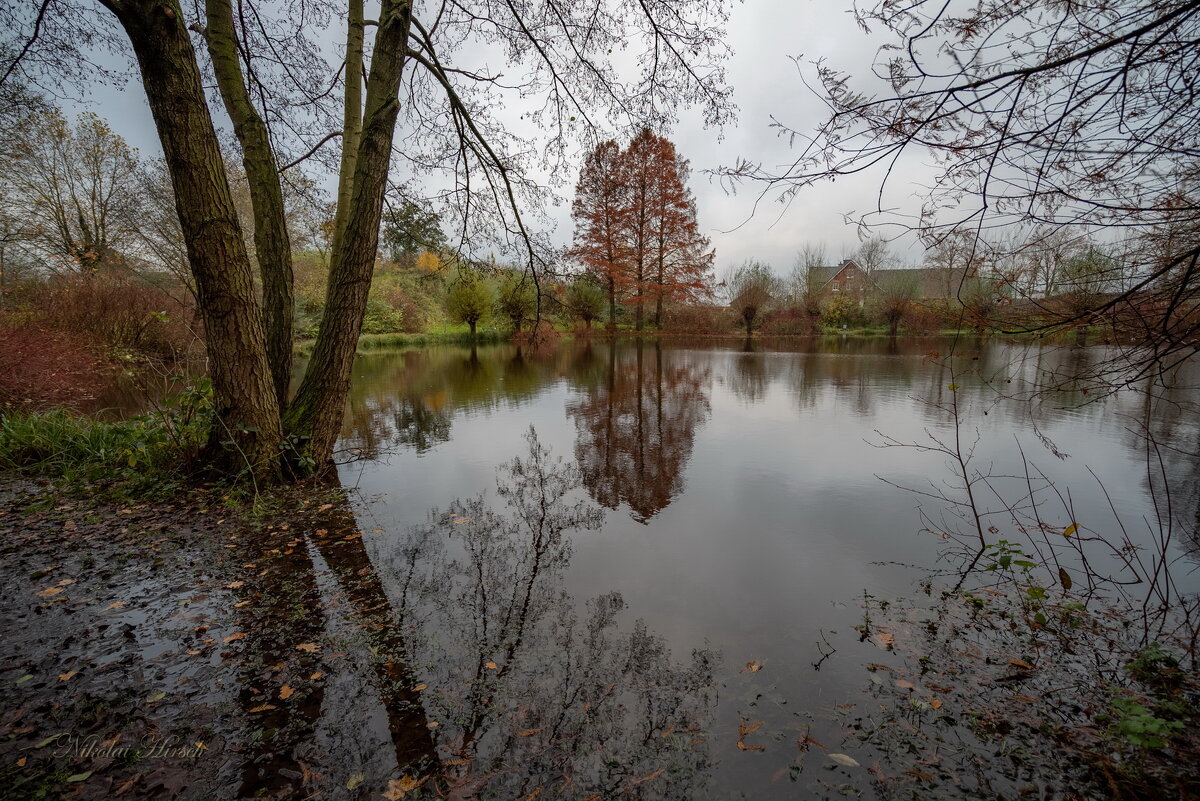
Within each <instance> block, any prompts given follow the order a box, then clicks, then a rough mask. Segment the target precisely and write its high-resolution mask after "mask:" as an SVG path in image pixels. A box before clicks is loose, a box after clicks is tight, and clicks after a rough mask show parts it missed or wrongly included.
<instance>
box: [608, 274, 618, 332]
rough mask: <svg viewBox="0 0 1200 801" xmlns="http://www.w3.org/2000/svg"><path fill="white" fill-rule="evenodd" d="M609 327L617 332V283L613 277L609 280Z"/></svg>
mask: <svg viewBox="0 0 1200 801" xmlns="http://www.w3.org/2000/svg"><path fill="white" fill-rule="evenodd" d="M608 327H609V328H610V329H611V330H613V331H616V330H617V281H616V279H614V278H613V277H612V276H611V275H610V276H609V278H608Z"/></svg>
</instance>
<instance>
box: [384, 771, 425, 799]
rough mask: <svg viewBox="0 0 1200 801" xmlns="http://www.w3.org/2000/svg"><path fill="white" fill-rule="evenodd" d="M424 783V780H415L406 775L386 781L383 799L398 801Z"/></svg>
mask: <svg viewBox="0 0 1200 801" xmlns="http://www.w3.org/2000/svg"><path fill="white" fill-rule="evenodd" d="M424 782H425V780H424V779H416V778H414V777H412V776H407V775H406V776H401V777H400V778H399V779H391V780H389V781H388V788H387V792H385V793H384V794H383V797H384V798H386V799H387V801H400V799H401V798H404V796H406V795H408V794H409V793H410V792H412V791H413V790H415V789H417V788H418V787H420V786H421V785H422V784H423V783H424Z"/></svg>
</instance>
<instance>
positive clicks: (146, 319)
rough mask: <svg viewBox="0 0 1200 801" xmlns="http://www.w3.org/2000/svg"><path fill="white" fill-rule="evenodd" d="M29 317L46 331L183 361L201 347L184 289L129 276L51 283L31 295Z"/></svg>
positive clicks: (70, 279)
mask: <svg viewBox="0 0 1200 801" xmlns="http://www.w3.org/2000/svg"><path fill="white" fill-rule="evenodd" d="M29 317H30V321H31V322H32V323H33V324H35V325H37V326H40V327H41V328H43V329H46V330H58V331H63V332H66V333H69V334H73V335H75V336H78V337H81V338H84V339H85V340H86V341H89V342H92V343H95V344H97V345H99V346H101V347H104V348H109V349H112V348H121V349H124V350H128V351H132V352H135V353H139V354H144V355H147V356H153V357H156V358H161V359H174V358H179V357H182V356H184V355H185V354H186V353H187V352H188V351H189V350H190V349H191V348H192V347H193V346H194V345H196V344H198V335H199V332H194V331H193V330H192V323H193V317H194V312H193V308H192V304H191V301H190V296H188V295H187V292H186V290H183V289H180V290H179V291H177V292H169V291H167V290H166V289H163V288H160V287H155V286H150V285H148V284H146V283H144V282H141V281H137V280H136V279H133V278H127V277H114V276H88V277H76V278H69V279H61V280H56V281H52V282H50V283H48V284H45V285H43V286H42V287H40V288H38V289H36V290H34V291H33V292H32V294H31V296H30V297H29Z"/></svg>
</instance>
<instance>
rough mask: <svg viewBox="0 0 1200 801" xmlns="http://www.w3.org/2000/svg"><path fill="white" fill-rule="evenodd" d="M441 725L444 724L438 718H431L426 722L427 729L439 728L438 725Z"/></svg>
mask: <svg viewBox="0 0 1200 801" xmlns="http://www.w3.org/2000/svg"><path fill="white" fill-rule="evenodd" d="M440 725H442V724H440V723H438V722H437V721H436V720H431V721H429V722H428V723H426V724H425V728H427V729H436V728H437V727H438V726H440Z"/></svg>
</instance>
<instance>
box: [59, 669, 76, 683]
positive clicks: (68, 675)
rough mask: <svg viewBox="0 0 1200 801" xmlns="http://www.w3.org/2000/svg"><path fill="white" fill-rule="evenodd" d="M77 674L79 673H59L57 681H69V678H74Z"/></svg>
mask: <svg viewBox="0 0 1200 801" xmlns="http://www.w3.org/2000/svg"><path fill="white" fill-rule="evenodd" d="M78 672H79V671H78V670H68V671H67V672H66V673H59V674H58V680H59V681H70V680H71V677H72V676H74V675H75V674H76V673H78Z"/></svg>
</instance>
